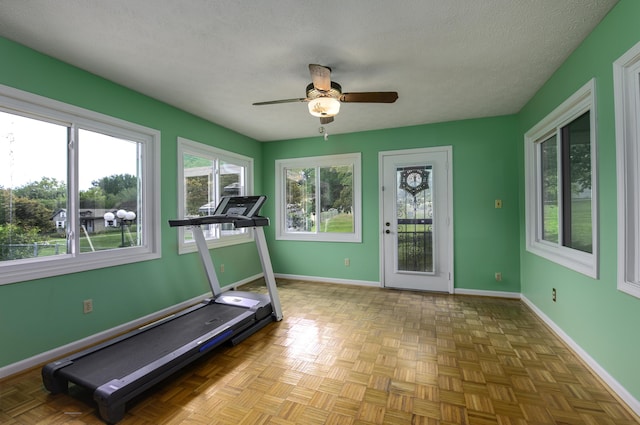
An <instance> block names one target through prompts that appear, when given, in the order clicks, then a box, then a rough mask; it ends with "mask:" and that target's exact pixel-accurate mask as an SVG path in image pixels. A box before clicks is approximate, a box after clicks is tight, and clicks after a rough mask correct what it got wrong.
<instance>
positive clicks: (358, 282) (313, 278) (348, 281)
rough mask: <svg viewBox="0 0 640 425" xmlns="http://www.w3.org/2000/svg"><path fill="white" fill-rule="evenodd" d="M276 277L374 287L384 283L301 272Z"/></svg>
mask: <svg viewBox="0 0 640 425" xmlns="http://www.w3.org/2000/svg"><path fill="white" fill-rule="evenodd" d="M274 275H275V277H276V278H280V279H289V280H304V281H307V282H325V283H337V284H341V285H355V286H369V287H373V288H382V284H381V283H380V282H377V281H370V280H355V279H338V278H333V277H319V276H305V275H300V274H286V273H275V274H274Z"/></svg>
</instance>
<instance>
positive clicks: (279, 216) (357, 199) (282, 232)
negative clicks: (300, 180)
mask: <svg viewBox="0 0 640 425" xmlns="http://www.w3.org/2000/svg"><path fill="white" fill-rule="evenodd" d="M361 162H362V159H361V154H360V152H356V153H348V154H339V155H326V156H314V157H304V158H291V159H278V160H276V167H275V168H276V220H275V221H276V239H277V240H295V241H315V242H353V243H360V242H362V207H361V206H362V177H361V175H362V173H361V170H362V164H361ZM341 165H351V166H353V230H354V231H353V233H322V232H317V233H311V232H287V230H286V229H287V226H286V219H287V218H286V210H287V209H286V206H285V205H284V204H285V202H286V193H285V191H286V188H287V185H286V183H285V182H286V176H285V169H287V168H316V167H333V166H341Z"/></svg>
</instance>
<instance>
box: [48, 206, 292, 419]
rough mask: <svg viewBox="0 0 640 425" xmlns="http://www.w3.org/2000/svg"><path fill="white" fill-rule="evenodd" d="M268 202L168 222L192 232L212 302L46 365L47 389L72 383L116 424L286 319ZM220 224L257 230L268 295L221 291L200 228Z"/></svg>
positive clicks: (57, 390) (58, 389) (60, 389)
mask: <svg viewBox="0 0 640 425" xmlns="http://www.w3.org/2000/svg"><path fill="white" fill-rule="evenodd" d="M265 200H266V197H265V196H227V197H223V198H222V199H221V201H220V203H219V205H218V207H217V208H216V210H215V212H214V214H213V215H211V216H205V217H196V218H191V219H184V220H169V225H170V226H171V227H177V226H191V229H192V230H193V236H194V239H195V242H196V245H197V247H198V252H199V254H200V258H201V260H202V264H203V265H204V269H205V273H206V276H207V279H208V281H209V285H210V286H211V292H212V294H213V297H211V298H207V299H205V300H203V301H202V302H201V303H199V304H197V305H195V306H192V307H190V308H187V309H185V310H183V311H180V312H178V313H176V314H173V315H171V316H168V317H166V318H163V319H161V320H159V321H156V322H153V323H151V324H149V325H146V326H143V327H141V328H138V329H135V330H133V331H131V332H128V333H126V334H124V335H122V336H120V337H117V338H114V339H112V340H109V341H107V342H104V343H102V344H99V345H97V346H94V347H91V348H89V349H87V350H84V351H81V352H79V353H76V354H73V355H71V356H69V357H66V358H63V359H61V360H58V361H55V362H52V363H49V364H47V365H45V366H44V367H43V369H42V379H43V382H44V386H45V388H46V389H47V390H48V391H49V392H51V393H52V394H57V393H62V392H67V391H68V384H69V382H72V383H74V384H76V385H79V386H81V387H84V388H86V389H88V390H89V391H91V392H92V393H93V398H94V400H95V401H96V402H97V404H98V411H99V414H100V416H101V417H102V419H103V420H104V421H106V422H107V423H116V422H118V421H120V420H121V419H122V418H123V417H124V414H125V409H126V403H127V401H129V400H131V399H132V398H134V397H136V396H137V395H139V394H141V393H142V392H144V391H145V390H147V389H149V388H150V387H152V386H153V385H155V384H157V383H158V382H160V381H162V380H163V379H165V378H167V377H168V376H169V375H171V374H173V373H174V372H176V371H178V370H180V369H181V368H183V367H185V366H186V365H188V364H190V363H191V362H193V361H195V360H196V359H198V358H200V357H202V356H204V355H206V354H207V353H209V352H210V351H211V350H213V349H215V348H216V347H218V346H220V345H221V344H223V343H227V342H230V343H231V344H233V345H235V344H238V343H240V342H241V341H243V340H244V339H246V338H247V337H249V336H250V335H252V334H253V333H255V332H257V331H258V330H260V329H262V328H263V327H265V326H266V325H268V324H269V323H271V322H273V321H280V320H282V308H281V305H280V298H279V296H278V290H277V287H276V283H275V277H274V274H273V269H272V267H271V261H270V258H269V251H268V250H267V244H266V241H265V237H264V230H263V227H264V226H268V225H269V219H268V218H266V217H261V216H259V215H258V212H259V210H260V207H261V206H262V204H264V202H265ZM217 223H232V224H233V226H234V227H235V228H253V233H254V239H255V241H256V245H257V248H258V254H259V257H260V262H261V264H262V269H263V272H264V280H265V282H266V285H267V289H268V294H258V293H252V292H243V291H229V292H224V293H223V292H222V290H221V288H220V283H219V281H218V278H217V276H216V273H215V268H214V266H213V261H212V260H211V256H210V254H209V249H208V247H207V243H206V240H205V237H204V234H203V232H202V227H201V226H202V225H205V224H217Z"/></svg>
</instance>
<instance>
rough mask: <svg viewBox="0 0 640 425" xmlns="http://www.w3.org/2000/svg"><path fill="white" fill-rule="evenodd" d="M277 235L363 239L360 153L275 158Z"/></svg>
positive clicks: (289, 238) (324, 238)
mask: <svg viewBox="0 0 640 425" xmlns="http://www.w3.org/2000/svg"><path fill="white" fill-rule="evenodd" d="M276 216H277V219H276V232H277V239H288V240H313V241H331V242H360V241H361V240H362V232H361V223H360V222H361V211H360V154H359V153H354V154H345V155H332V156H319V157H310V158H297V159H283V160H278V161H276Z"/></svg>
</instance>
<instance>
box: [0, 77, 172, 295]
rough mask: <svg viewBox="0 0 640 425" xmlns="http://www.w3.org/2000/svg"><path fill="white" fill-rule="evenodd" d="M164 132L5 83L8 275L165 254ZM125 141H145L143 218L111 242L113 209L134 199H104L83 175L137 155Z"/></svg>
mask: <svg viewBox="0 0 640 425" xmlns="http://www.w3.org/2000/svg"><path fill="white" fill-rule="evenodd" d="M96 136H97V137H99V138H100V141H99V143H92V142H91V140H92V138H94V137H96ZM105 138H106V139H105ZM107 139H108V140H110V141H112V143H111V145H110V146H103V145H102V143H103V142H105V141H106V140H107ZM159 140H160V133H159V132H158V131H156V130H152V129H149V128H146V127H142V126H139V125H136V124H132V123H128V122H126V121H122V120H119V119H116V118H112V117H109V116H106V115H102V114H98V113H96V112H93V111H88V110H84V109H82V108H78V107H75V106H71V105H67V104H64V103H61V102H57V101H54V100H51V99H47V98H44V97H41V96H36V95H33V94H30V93H26V92H23V91H20V90H16V89H13V88H10V87H6V86H0V153H1V154H2V155H1V156H2V158H3V160H2V161H3V162H6V164H4V163H3V164H2V166H1V167H0V169H1V171H0V233H1V234H2V236H0V247H1V249H0V270H1V271H2V273H0V284H3V283H12V282H18V281H22V280H30V279H36V278H43V277H49V276H55V275H60V274H67V273H73V272H78V271H84V270H91V269H96V268H101V267H109V266H115V265H119V264H126V263H132V262H136V261H145V260H149V259H152V258H159V256H160V251H159V246H160V245H159V243H160V241H159V239H160V235H159V211H158V209H159V205H158V202H157V197H156V196H155V193H156V191H157V185H158V183H157V180H156V179H157V164H158V161H159ZM116 141H117V142H116ZM125 141H126V142H125ZM119 143H127V144H133V145H135V153H134V155H133V160H134V162H135V164H136V165H135V168H134V169H133V173H134V174H135V176H136V188H135V194H134V195H133V196H134V198H135V201H134V203H133V205H134V206H135V209H136V211H137V214H136V216H137V218H136V219H135V222H136V223H135V224H134V226H135V228H136V229H135V231H134V233H135V236H134V235H133V234H131V233H130V232H131V229H127V228H124V227H123V228H121V229H120V231H121V232H122V233H121V234H118V235H120V236H118V235H116V238H113V239H114V240H116V242H113V243H111V242H106V241H107V240H108V239H110V237H109V236H107V235H106V232H105V226H104V222H105V220H104V216H103V212H104V211H103V210H104V209H106V208H112V209H113V210H114V211H117V210H118V209H120V208H122V207H124V206H125V204H122V203H121V202H119V198H117V197H116V198H113V199H110V200H108V202H103V203H102V205H98V204H97V203H96V201H98V200H99V199H100V198H99V197H98V195H99V193H98V192H97V191H96V190H95V188H94V187H90V186H91V183H90V182H89V183H88V184H89V186H87V184H83V183H82V182H81V181H80V179H90V178H93V179H94V180H96V181H98V180H100V179H102V178H104V177H108V176H109V175H112V174H115V173H117V172H118V170H119V169H120V168H119V167H120V166H121V165H122V164H124V163H127V162H128V161H127V160H126V158H125V156H127V157H128V156H129V155H128V154H127V153H126V152H125V149H120V147H119V145H118V144H119ZM114 148H116V149H114ZM81 151H83V152H84V154H82V155H81V154H80V152H81ZM89 200H93V201H94V202H93V204H91V202H89ZM102 201H105V199H102ZM109 202H110V203H109ZM101 207H102V208H101ZM132 224H133V221H132ZM125 230H128V233H126V234H125V233H124V232H125ZM125 235H126V236H127V240H128V241H131V240H134V241H135V243H133V244H131V243H128V244H126V245H125V244H123V243H122V240H124V238H123V237H122V236H125ZM18 245H28V248H26V249H25V248H24V247H19V246H18ZM16 249H18V250H20V252H17V251H16Z"/></svg>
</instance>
